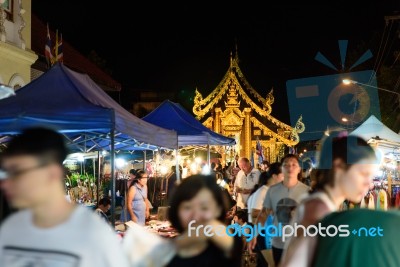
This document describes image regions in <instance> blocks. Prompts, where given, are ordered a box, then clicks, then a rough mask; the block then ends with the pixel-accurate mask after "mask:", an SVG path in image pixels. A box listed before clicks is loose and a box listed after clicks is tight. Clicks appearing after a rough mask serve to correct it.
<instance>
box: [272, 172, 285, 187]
mask: <svg viewBox="0 0 400 267" xmlns="http://www.w3.org/2000/svg"><path fill="white" fill-rule="evenodd" d="M272 181H273V182H272V184H273V185H274V184H277V183H280V182H282V181H283V173H282V172H281V173H280V174H272Z"/></svg>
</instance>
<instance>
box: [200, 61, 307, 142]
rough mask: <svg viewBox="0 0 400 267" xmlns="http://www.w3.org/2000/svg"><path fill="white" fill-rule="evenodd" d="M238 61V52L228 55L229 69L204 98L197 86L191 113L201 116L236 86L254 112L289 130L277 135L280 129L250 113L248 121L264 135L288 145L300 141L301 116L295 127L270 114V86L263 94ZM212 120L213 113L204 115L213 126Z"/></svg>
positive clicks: (280, 127)
mask: <svg viewBox="0 0 400 267" xmlns="http://www.w3.org/2000/svg"><path fill="white" fill-rule="evenodd" d="M238 62H239V59H238V57H237V54H236V56H235V57H232V56H231V60H230V66H229V69H228V71H227V72H226V73H225V75H224V77H223V78H222V80H221V82H220V83H219V84H218V86H217V87H216V88H215V89H214V90H213V91H212V92H211V93H210V94H209V95H208V96H207V97H206V98H203V96H202V95H201V93H200V92H199V91H198V90H197V89H196V92H195V97H194V106H193V113H194V114H195V115H196V118H197V119H199V120H201V119H203V118H204V117H205V116H206V114H209V113H210V111H211V110H212V109H213V108H214V107H215V106H216V105H217V103H219V102H220V101H221V100H222V99H223V97H224V96H225V95H226V94H228V93H229V92H228V91H229V90H231V88H235V90H237V93H238V95H239V96H240V97H241V99H243V100H244V102H245V103H246V104H247V105H248V106H249V107H250V108H251V109H252V110H253V111H254V112H255V113H256V114H258V115H259V116H261V117H264V118H266V119H267V120H268V121H269V122H271V123H272V124H273V125H275V127H276V128H279V129H282V130H283V131H284V132H286V133H289V134H286V135H280V134H279V133H275V132H274V131H273V130H271V129H270V128H268V127H267V126H265V125H264V124H263V123H261V122H260V120H258V119H257V118H255V117H251V122H252V124H253V125H254V126H255V127H258V128H260V129H261V130H262V131H263V132H264V133H266V135H267V136H270V137H272V138H276V139H277V140H279V141H281V142H283V143H284V144H285V145H287V146H294V145H296V144H297V143H298V142H299V136H298V133H301V132H302V131H304V124H303V123H302V121H301V118H299V120H298V122H297V124H296V126H295V127H291V126H290V125H288V124H285V123H283V122H281V121H279V120H278V119H276V118H275V117H273V116H272V115H271V112H272V104H273V103H274V100H275V99H274V96H273V89H271V91H270V92H269V93H268V94H267V96H266V97H265V98H263V97H262V96H261V95H260V94H259V93H258V92H257V91H256V90H255V89H254V88H253V87H252V86H251V85H250V83H249V82H248V81H247V79H246V78H245V76H244V75H243V72H242V70H241V69H240V67H239V64H238ZM247 92H248V93H249V94H250V95H251V96H253V97H254V98H255V100H256V101H257V102H258V104H257V103H255V102H254V101H253V100H252V99H251V97H250V95H249V94H248V93H247ZM225 104H226V103H225ZM213 120H214V119H213V117H212V116H211V117H209V118H207V119H206V120H205V121H204V125H206V126H207V127H209V128H212V123H213Z"/></svg>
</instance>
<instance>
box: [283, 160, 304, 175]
mask: <svg viewBox="0 0 400 267" xmlns="http://www.w3.org/2000/svg"><path fill="white" fill-rule="evenodd" d="M300 172H301V168H300V165H299V162H298V161H297V159H296V158H287V159H286V160H285V161H284V162H283V164H282V173H283V176H284V177H285V178H289V179H297V177H298V175H299V173H300Z"/></svg>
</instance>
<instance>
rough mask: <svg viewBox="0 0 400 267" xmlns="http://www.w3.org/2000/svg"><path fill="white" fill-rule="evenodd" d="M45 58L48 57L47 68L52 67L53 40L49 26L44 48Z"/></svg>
mask: <svg viewBox="0 0 400 267" xmlns="http://www.w3.org/2000/svg"><path fill="white" fill-rule="evenodd" d="M44 56H45V57H46V61H47V66H48V67H51V65H52V61H53V55H52V53H51V38H50V31H49V24H47V38H46V45H45V47H44Z"/></svg>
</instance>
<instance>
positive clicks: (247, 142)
mask: <svg viewBox="0 0 400 267" xmlns="http://www.w3.org/2000/svg"><path fill="white" fill-rule="evenodd" d="M273 103H274V96H273V90H271V91H270V92H269V93H268V94H266V97H263V96H261V95H260V94H259V93H258V92H257V91H256V90H254V89H253V88H252V86H251V85H250V83H249V82H248V81H247V80H246V78H245V77H244V75H243V73H242V71H241V70H240V67H239V59H238V56H237V53H236V56H235V57H232V55H231V59H230V66H229V69H228V71H227V72H226V74H225V76H224V77H223V79H222V81H221V82H220V83H219V84H218V86H217V87H216V88H215V89H214V90H213V91H212V92H211V93H210V94H209V95H208V96H207V97H206V98H203V97H202V95H201V94H200V92H199V91H198V90H197V89H196V95H195V98H194V106H193V113H194V114H195V115H196V118H197V119H198V120H201V121H202V122H203V124H204V125H205V126H206V127H208V128H209V129H211V130H213V131H215V132H217V133H220V134H223V135H225V136H229V137H233V138H235V139H236V146H235V147H234V148H233V149H232V148H230V152H229V153H227V154H226V153H225V158H224V159H223V161H231V160H233V157H234V156H236V155H239V156H241V157H247V158H249V159H250V158H251V155H252V154H253V153H254V154H253V155H254V157H255V160H256V157H257V155H256V153H255V151H256V145H257V142H258V141H259V143H260V144H261V146H262V151H263V155H264V159H265V160H268V161H269V162H271V163H272V162H276V161H279V160H280V159H281V158H282V157H283V156H284V153H285V147H293V146H295V145H296V144H297V143H298V142H299V135H298V133H301V132H302V131H304V128H305V127H304V124H303V123H302V121H301V118H299V120H298V121H297V123H296V125H295V127H291V126H290V125H287V124H285V123H283V122H281V121H279V120H278V119H276V118H274V117H273V116H272V115H271V113H272V104H273Z"/></svg>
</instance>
